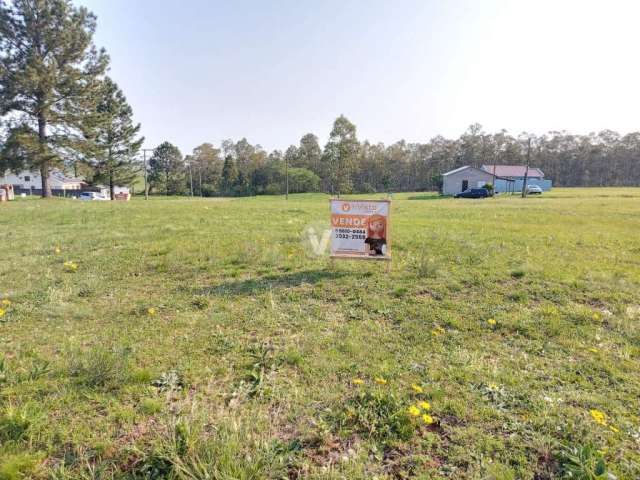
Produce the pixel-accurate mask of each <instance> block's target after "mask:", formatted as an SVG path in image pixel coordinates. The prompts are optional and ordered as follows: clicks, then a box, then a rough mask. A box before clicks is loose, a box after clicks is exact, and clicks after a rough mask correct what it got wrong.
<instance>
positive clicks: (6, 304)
mask: <svg viewBox="0 0 640 480" xmlns="http://www.w3.org/2000/svg"><path fill="white" fill-rule="evenodd" d="M0 303H2V305H4V306H5V307H8V306H9V305H11V300H9V299H8V298H5V299H4V300H2V302H0Z"/></svg>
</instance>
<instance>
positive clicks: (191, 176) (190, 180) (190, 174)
mask: <svg viewBox="0 0 640 480" xmlns="http://www.w3.org/2000/svg"><path fill="white" fill-rule="evenodd" d="M188 165H189V183H190V184H191V198H193V173H192V172H191V160H189V163H188Z"/></svg>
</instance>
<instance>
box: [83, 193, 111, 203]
mask: <svg viewBox="0 0 640 480" xmlns="http://www.w3.org/2000/svg"><path fill="white" fill-rule="evenodd" d="M78 198H79V199H80V200H99V201H100V200H109V199H108V198H107V197H105V196H104V195H103V194H101V193H98V192H82V193H81V194H80V196H79V197H78Z"/></svg>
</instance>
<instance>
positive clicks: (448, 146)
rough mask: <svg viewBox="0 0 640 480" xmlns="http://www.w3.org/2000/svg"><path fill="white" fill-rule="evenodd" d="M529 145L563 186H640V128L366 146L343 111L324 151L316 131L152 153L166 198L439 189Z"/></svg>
mask: <svg viewBox="0 0 640 480" xmlns="http://www.w3.org/2000/svg"><path fill="white" fill-rule="evenodd" d="M529 140H531V143H530V145H531V147H529ZM529 148H531V150H530V152H529V153H530V165H531V167H538V168H540V169H542V171H543V172H544V173H545V178H548V179H550V180H552V181H553V182H554V185H556V186H566V187H579V186H583V187H589V186H638V185H640V133H638V132H636V133H629V134H626V135H620V134H618V133H616V132H613V131H610V130H605V131H602V132H600V133H592V134H589V135H573V134H570V133H567V132H549V133H548V134H545V135H533V134H527V133H522V134H520V135H518V136H512V135H510V134H508V132H507V131H506V130H502V131H500V132H498V133H486V132H484V131H483V129H482V127H481V126H480V125H479V124H473V125H471V126H470V127H469V128H468V129H467V130H466V131H465V132H464V133H463V134H462V135H461V136H460V137H459V138H458V139H453V140H450V139H447V138H444V137H442V136H437V137H435V138H433V139H431V140H430V141H428V142H427V143H408V142H405V141H404V140H402V141H399V142H397V143H394V144H392V145H388V146H385V145H384V144H382V143H370V142H369V141H366V140H365V141H362V142H360V141H359V140H358V138H357V135H356V127H355V125H354V124H353V123H351V122H350V121H349V120H348V119H347V118H345V117H344V116H340V117H338V118H337V119H336V121H335V122H334V125H333V129H332V130H331V134H330V136H329V140H328V142H327V143H326V145H325V146H324V148H323V147H321V146H320V144H319V141H318V137H316V136H315V135H314V134H312V133H308V134H306V135H304V136H303V137H302V138H301V139H300V142H299V143H298V144H297V145H291V146H290V147H289V148H287V149H286V150H285V151H280V150H274V151H272V152H270V153H268V152H267V151H265V150H264V149H263V148H262V147H260V145H252V144H250V143H249V142H248V141H247V140H246V139H244V138H243V139H241V140H240V141H238V142H234V141H232V140H225V141H224V142H222V144H221V145H220V146H219V147H216V146H214V145H213V144H211V143H203V144H202V145H200V146H198V147H196V148H195V149H194V150H193V152H192V153H191V154H189V155H186V156H184V157H183V156H182V154H181V153H180V151H179V150H178V148H177V147H175V146H173V145H171V144H170V143H168V142H165V143H163V144H162V145H160V146H159V147H158V148H157V149H156V150H155V151H154V154H153V156H152V159H151V162H150V186H151V188H152V189H153V191H155V192H158V193H167V194H189V193H193V194H195V195H202V196H215V195H259V194H282V193H284V192H285V190H286V189H287V177H288V191H289V192H292V193H295V192H314V191H323V192H327V193H332V194H339V193H372V192H394V191H395V192H397V191H425V190H438V189H439V188H440V187H441V182H442V174H443V173H445V172H447V171H449V170H452V169H454V168H457V167H461V166H464V165H472V166H476V167H480V166H481V165H483V164H497V165H525V164H526V161H527V160H526V159H527V153H528V149H529Z"/></svg>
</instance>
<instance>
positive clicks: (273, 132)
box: [76, 0, 640, 153]
mask: <svg viewBox="0 0 640 480" xmlns="http://www.w3.org/2000/svg"><path fill="white" fill-rule="evenodd" d="M76 1H77V2H78V3H80V4H83V5H86V6H87V7H89V8H90V9H91V10H92V11H93V12H94V13H96V14H97V15H98V32H97V35H96V43H97V44H98V45H99V46H104V47H105V48H106V49H107V50H108V52H109V54H110V55H111V58H112V67H111V75H112V77H113V78H114V79H115V80H116V81H117V82H118V83H119V84H120V85H121V87H122V88H123V90H124V92H125V94H126V95H127V97H128V99H129V102H130V103H131V105H132V106H133V109H134V112H135V114H136V119H137V121H140V122H142V127H143V134H144V135H145V137H146V145H145V146H146V147H154V146H156V145H157V144H159V143H160V142H162V141H164V140H169V141H171V142H172V143H174V144H176V145H178V146H179V147H180V148H181V150H182V151H183V153H189V152H190V151H191V150H192V149H193V148H194V147H195V146H197V145H198V144H200V143H202V142H205V141H209V142H213V143H219V142H220V141H221V140H222V139H225V138H233V139H239V138H241V137H247V139H248V140H249V141H250V142H252V143H259V144H261V145H262V146H263V147H265V148H267V149H273V148H280V149H285V148H286V147H287V146H288V145H289V144H291V143H297V142H298V141H299V139H300V137H301V136H302V135H303V134H305V133H307V132H313V133H315V134H316V135H318V136H319V137H320V140H321V142H322V143H324V141H326V138H327V135H328V133H329V130H330V128H331V124H332V122H333V120H334V119H335V118H336V117H337V116H338V115H340V114H341V113H342V114H344V115H346V116H347V117H348V118H349V119H350V120H351V121H353V122H354V123H355V124H356V125H357V127H358V136H359V137H360V138H361V139H365V138H366V139H369V140H371V141H382V142H385V143H392V142H395V141H397V140H400V139H405V140H407V141H416V142H422V141H427V140H429V139H430V138H431V137H433V136H435V135H437V134H442V135H445V136H458V135H459V134H460V133H462V132H463V131H464V130H465V129H466V128H467V126H468V125H470V124H471V123H474V122H479V123H481V124H482V125H483V126H484V128H485V130H487V131H497V130H499V129H501V128H506V129H507V130H509V131H510V132H511V133H513V134H517V133H519V132H521V131H531V132H535V133H544V132H547V131H549V130H561V129H566V130H569V131H572V132H575V133H588V132H590V131H597V130H600V129H604V128H610V129H614V130H618V131H620V132H627V131H631V130H638V129H640V62H639V61H638V47H639V46H640V27H638V20H639V19H640V0H627V1H622V0H619V1H612V0H607V1H605V0H602V1H590V0H582V1H579V0H554V1H552V0H535V1H534V0H532V1H525V0H522V1H516V0H512V1H509V0H485V1H480V0H477V1H472V0H440V1H427V0H422V1H420V0H406V1H402V0H400V1H394V2H391V1H388V0H362V1H348V0H317V1H315V2H314V1H311V0H305V1H297V0H271V1H268V0H262V1H231V0H229V1H225V2H213V1H210V0H192V1H189V0H185V1H183V2H175V1H168V0H156V1H151V0H137V1H131V0H76Z"/></svg>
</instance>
